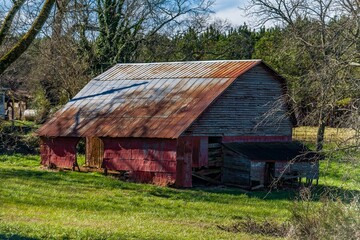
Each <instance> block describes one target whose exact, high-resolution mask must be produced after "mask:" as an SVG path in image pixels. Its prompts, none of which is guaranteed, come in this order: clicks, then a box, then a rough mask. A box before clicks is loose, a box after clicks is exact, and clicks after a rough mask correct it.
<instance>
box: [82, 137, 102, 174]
mask: <svg viewBox="0 0 360 240" xmlns="http://www.w3.org/2000/svg"><path fill="white" fill-rule="evenodd" d="M85 155H86V165H87V166H89V167H95V168H101V165H102V162H103V159H104V144H103V142H102V140H101V139H100V138H98V137H87V138H86V153H85Z"/></svg>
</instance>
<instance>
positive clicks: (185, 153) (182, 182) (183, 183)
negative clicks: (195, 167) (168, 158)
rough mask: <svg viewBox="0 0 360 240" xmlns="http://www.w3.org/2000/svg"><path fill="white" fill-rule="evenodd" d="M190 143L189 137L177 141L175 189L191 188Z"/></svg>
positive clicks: (191, 148) (191, 153)
mask: <svg viewBox="0 0 360 240" xmlns="http://www.w3.org/2000/svg"><path fill="white" fill-rule="evenodd" d="M192 141H193V140H192V138H191V137H180V138H179V139H178V147H177V157H176V182H175V185H176V186H177V187H192V155H193V152H192V150H193V144H192Z"/></svg>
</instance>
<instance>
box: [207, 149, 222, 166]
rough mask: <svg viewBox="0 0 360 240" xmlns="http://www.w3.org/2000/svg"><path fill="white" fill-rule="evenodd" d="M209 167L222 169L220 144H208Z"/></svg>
mask: <svg viewBox="0 0 360 240" xmlns="http://www.w3.org/2000/svg"><path fill="white" fill-rule="evenodd" d="M208 159H209V165H208V166H209V167H222V164H223V157H222V146H221V144H220V143H209V155H208Z"/></svg>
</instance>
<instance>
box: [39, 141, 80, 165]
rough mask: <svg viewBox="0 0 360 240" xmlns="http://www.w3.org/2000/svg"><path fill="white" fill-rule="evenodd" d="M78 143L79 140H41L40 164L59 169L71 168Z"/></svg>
mask: <svg viewBox="0 0 360 240" xmlns="http://www.w3.org/2000/svg"><path fill="white" fill-rule="evenodd" d="M78 142H79V138H69V137H59V138H41V144H40V152H41V154H40V156H41V164H42V165H44V166H51V165H52V166H55V167H59V168H72V167H73V166H74V164H75V160H76V145H77V143H78Z"/></svg>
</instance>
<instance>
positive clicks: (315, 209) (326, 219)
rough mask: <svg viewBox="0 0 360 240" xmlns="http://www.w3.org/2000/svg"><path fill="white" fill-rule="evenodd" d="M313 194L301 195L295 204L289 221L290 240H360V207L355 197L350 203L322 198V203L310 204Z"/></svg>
mask: <svg viewBox="0 0 360 240" xmlns="http://www.w3.org/2000/svg"><path fill="white" fill-rule="evenodd" d="M310 195H311V194H310V191H309V190H308V189H305V190H303V191H302V195H301V199H300V200H299V201H296V202H295V203H294V206H293V208H292V209H291V214H292V217H291V219H290V224H291V230H290V232H289V237H290V238H291V239H314V240H317V239H337V240H338V239H346V240H351V239H360V204H359V199H358V198H357V197H354V198H353V199H352V200H351V202H350V203H345V202H343V201H342V200H340V199H335V200H334V199H333V198H332V197H329V195H327V196H323V197H321V198H320V202H319V203H314V202H312V201H311V196H310Z"/></svg>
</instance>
